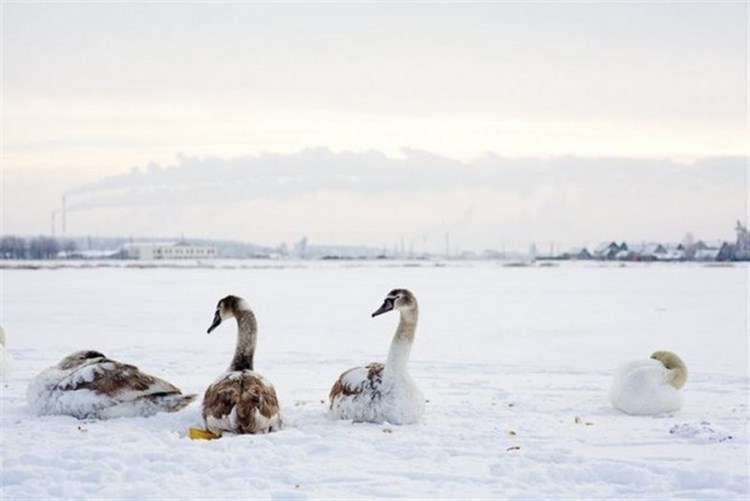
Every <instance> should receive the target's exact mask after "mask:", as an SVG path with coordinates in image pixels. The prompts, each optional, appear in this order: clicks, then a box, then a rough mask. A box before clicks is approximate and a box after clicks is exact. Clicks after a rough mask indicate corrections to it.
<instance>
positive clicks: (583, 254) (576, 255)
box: [563, 247, 593, 259]
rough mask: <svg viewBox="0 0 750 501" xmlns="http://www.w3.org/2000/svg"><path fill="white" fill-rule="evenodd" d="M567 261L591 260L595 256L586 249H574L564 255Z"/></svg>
mask: <svg viewBox="0 0 750 501" xmlns="http://www.w3.org/2000/svg"><path fill="white" fill-rule="evenodd" d="M563 257H564V258H566V259H591V258H592V257H593V256H592V255H591V253H590V252H589V251H588V249H587V248H586V247H573V248H572V249H570V250H569V251H568V252H566V253H565V254H563Z"/></svg>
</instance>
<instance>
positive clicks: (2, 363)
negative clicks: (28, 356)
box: [0, 327, 11, 377]
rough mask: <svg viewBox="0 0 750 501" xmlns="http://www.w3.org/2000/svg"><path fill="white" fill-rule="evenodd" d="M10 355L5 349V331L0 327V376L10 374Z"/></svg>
mask: <svg viewBox="0 0 750 501" xmlns="http://www.w3.org/2000/svg"><path fill="white" fill-rule="evenodd" d="M10 362H11V359H10V353H8V350H7V349H6V348H5V330H3V328H2V327H0V376H1V377H5V376H7V375H8V372H10Z"/></svg>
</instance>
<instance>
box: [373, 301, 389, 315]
mask: <svg viewBox="0 0 750 501" xmlns="http://www.w3.org/2000/svg"><path fill="white" fill-rule="evenodd" d="M392 309H393V299H390V298H385V301H383V304H382V306H381V307H380V308H378V309H377V310H375V311H374V312H373V314H372V316H373V317H377V316H378V315H382V314H383V313H385V312H387V311H391V310H392Z"/></svg>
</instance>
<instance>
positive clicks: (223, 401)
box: [203, 371, 280, 433]
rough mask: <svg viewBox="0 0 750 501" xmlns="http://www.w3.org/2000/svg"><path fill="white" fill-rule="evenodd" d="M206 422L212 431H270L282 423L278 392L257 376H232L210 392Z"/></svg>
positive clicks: (213, 386)
mask: <svg viewBox="0 0 750 501" xmlns="http://www.w3.org/2000/svg"><path fill="white" fill-rule="evenodd" d="M203 419H204V420H205V422H206V425H207V426H208V428H209V429H211V430H213V429H216V430H226V431H233V432H239V433H257V432H261V431H266V430H267V429H268V428H269V427H271V426H273V425H274V424H275V423H277V422H278V421H279V419H280V418H279V401H278V398H277V397H276V390H275V389H274V387H273V386H272V385H271V384H270V383H268V382H267V381H266V380H265V379H263V377H262V376H260V375H259V374H257V373H251V372H249V371H246V372H243V373H232V374H230V375H228V376H227V377H223V378H222V379H220V380H218V381H216V382H215V383H214V384H212V385H211V386H209V387H208V389H207V390H206V394H205V395H204V397H203Z"/></svg>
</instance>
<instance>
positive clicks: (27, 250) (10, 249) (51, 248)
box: [0, 236, 77, 259]
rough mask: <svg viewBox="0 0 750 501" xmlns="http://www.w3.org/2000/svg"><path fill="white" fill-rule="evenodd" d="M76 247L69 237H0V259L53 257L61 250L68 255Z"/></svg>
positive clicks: (73, 251)
mask: <svg viewBox="0 0 750 501" xmlns="http://www.w3.org/2000/svg"><path fill="white" fill-rule="evenodd" d="M76 249H77V246H76V243H75V242H74V241H73V240H70V239H59V238H52V237H45V236H38V237H31V238H23V237H16V236H4V237H0V258H2V259H54V258H56V257H58V256H59V255H60V252H61V251H63V252H64V253H65V255H70V254H73V253H75V251H76Z"/></svg>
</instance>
